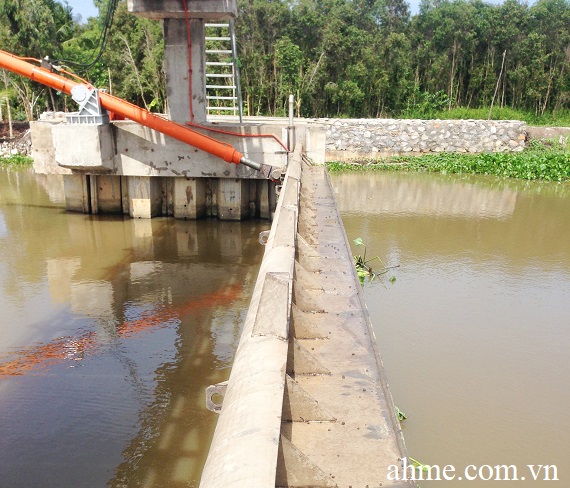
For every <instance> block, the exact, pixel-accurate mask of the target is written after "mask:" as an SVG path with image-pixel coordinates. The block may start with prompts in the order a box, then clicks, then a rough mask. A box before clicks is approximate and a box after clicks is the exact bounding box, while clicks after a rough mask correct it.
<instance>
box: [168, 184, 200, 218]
mask: <svg viewBox="0 0 570 488" xmlns="http://www.w3.org/2000/svg"><path fill="white" fill-rule="evenodd" d="M173 179H174V189H173V193H174V195H173V200H174V212H173V213H174V217H176V218H177V219H199V218H200V217H205V216H206V179H205V178H173Z"/></svg>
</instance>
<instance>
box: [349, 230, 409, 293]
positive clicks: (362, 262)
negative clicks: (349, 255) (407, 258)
mask: <svg viewBox="0 0 570 488" xmlns="http://www.w3.org/2000/svg"><path fill="white" fill-rule="evenodd" d="M353 242H354V244H355V245H356V246H364V255H360V254H355V255H354V256H353V259H354V267H355V268H356V274H357V275H358V279H359V280H360V283H362V284H364V280H365V279H366V278H368V279H369V280H370V283H372V282H373V281H374V279H375V278H377V277H379V276H381V275H384V274H386V273H387V272H388V271H390V270H391V269H394V268H398V267H399V266H391V267H389V268H387V267H386V266H385V265H384V262H383V261H382V260H381V259H380V258H379V257H378V256H375V257H373V258H371V259H366V246H365V244H364V242H363V240H362V237H357V238H356V239H354V241H353ZM373 261H378V262H379V263H380V264H381V268H380V269H379V270H377V271H373V270H372V266H371V265H370V263H371V262H373ZM389 281H390V283H394V282H395V281H396V277H395V276H394V275H392V276H390V278H389Z"/></svg>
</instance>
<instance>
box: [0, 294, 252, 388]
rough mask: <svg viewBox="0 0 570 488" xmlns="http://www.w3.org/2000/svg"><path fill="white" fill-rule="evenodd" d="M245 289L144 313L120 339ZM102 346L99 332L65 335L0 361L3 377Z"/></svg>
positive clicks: (123, 328)
mask: <svg viewBox="0 0 570 488" xmlns="http://www.w3.org/2000/svg"><path fill="white" fill-rule="evenodd" d="M241 292H242V286H241V285H240V284H235V285H230V286H228V287H226V288H224V289H222V290H220V291H218V292H214V293H208V294H204V295H200V296H198V297H195V298H193V299H191V300H189V301H188V302H187V303H186V304H184V305H183V306H181V307H175V308H163V309H162V310H159V311H146V312H143V313H142V314H141V317H140V318H139V319H137V320H133V321H125V322H123V323H122V324H120V325H118V326H117V328H116V331H117V338H118V339H130V338H132V337H134V336H135V335H137V334H140V333H143V332H150V331H153V330H157V329H159V328H161V327H166V326H168V324H169V322H171V321H173V320H180V319H181V318H182V317H184V316H185V315H188V314H189V313H192V312H197V311H200V310H204V309H205V310H210V309H212V308H214V307H217V306H227V305H229V304H230V303H232V302H234V301H235V300H236V299H237V298H238V297H239V295H240V294H241ZM98 347H99V339H98V337H97V334H96V333H95V332H93V331H90V332H86V333H84V334H82V335H81V336H79V337H61V338H58V339H56V340H54V341H52V342H49V343H47V344H42V345H39V346H31V347H28V348H25V349H22V350H20V351H18V352H16V353H15V355H16V358H15V359H13V360H12V361H8V362H4V363H0V380H2V379H6V378H10V377H12V376H22V375H25V374H27V373H32V372H43V371H45V370H46V369H47V368H48V367H50V366H53V365H55V364H59V363H62V362H64V361H80V360H82V359H83V358H84V357H85V356H86V355H89V354H95V353H96V352H97V351H98Z"/></svg>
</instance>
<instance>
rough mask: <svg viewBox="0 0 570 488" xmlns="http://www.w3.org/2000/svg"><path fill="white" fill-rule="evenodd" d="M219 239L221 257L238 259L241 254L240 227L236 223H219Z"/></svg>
mask: <svg viewBox="0 0 570 488" xmlns="http://www.w3.org/2000/svg"><path fill="white" fill-rule="evenodd" d="M218 228H219V237H220V238H218V239H217V240H218V242H219V243H220V254H221V255H222V256H232V257H240V256H241V255H242V254H243V242H242V234H241V232H242V225H241V224H238V223H237V222H220V224H219V226H218Z"/></svg>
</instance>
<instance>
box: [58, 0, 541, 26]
mask: <svg viewBox="0 0 570 488" xmlns="http://www.w3.org/2000/svg"><path fill="white" fill-rule="evenodd" d="M59 1H60V3H64V0H59ZM486 1H487V2H489V3H502V0H486ZM67 3H68V4H69V5H70V6H71V7H72V8H73V13H74V14H79V15H81V19H82V20H81V22H82V23H85V22H87V19H88V18H89V17H96V16H97V15H98V14H99V12H98V10H97V8H96V7H95V4H94V3H93V2H92V1H91V0H67ZM529 3H531V4H532V3H533V2H532V1H530V2H529ZM409 4H410V11H411V13H412V14H417V13H418V12H419V10H420V0H409Z"/></svg>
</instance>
